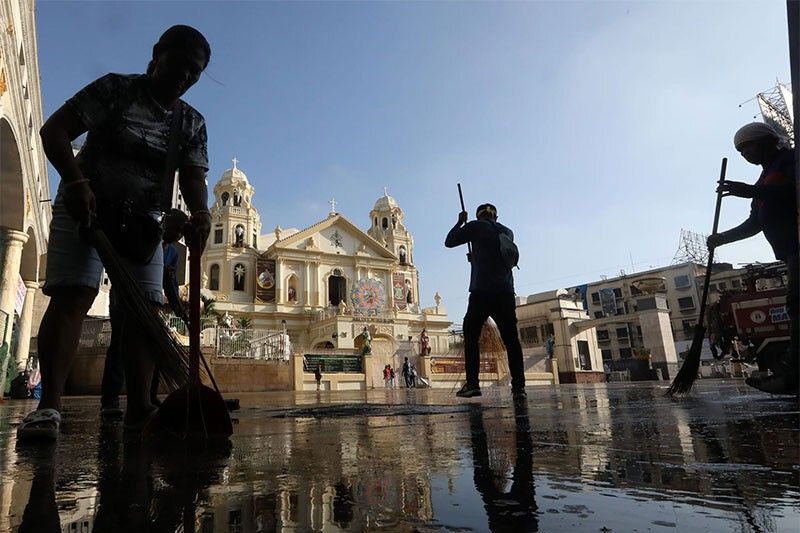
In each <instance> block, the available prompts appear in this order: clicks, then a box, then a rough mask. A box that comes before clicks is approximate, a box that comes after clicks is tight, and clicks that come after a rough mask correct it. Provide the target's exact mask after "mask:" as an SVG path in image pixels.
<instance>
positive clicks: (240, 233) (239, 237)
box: [233, 224, 244, 246]
mask: <svg viewBox="0 0 800 533" xmlns="http://www.w3.org/2000/svg"><path fill="white" fill-rule="evenodd" d="M233 235H234V237H235V241H234V246H244V226H242V225H241V224H237V225H236V228H235V229H234V230H233Z"/></svg>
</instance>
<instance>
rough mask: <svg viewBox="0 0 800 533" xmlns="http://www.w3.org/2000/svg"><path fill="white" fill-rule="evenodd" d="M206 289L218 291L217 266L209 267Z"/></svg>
mask: <svg viewBox="0 0 800 533" xmlns="http://www.w3.org/2000/svg"><path fill="white" fill-rule="evenodd" d="M208 288H209V289H210V290H212V291H218V290H219V265H211V270H210V271H209V273H208Z"/></svg>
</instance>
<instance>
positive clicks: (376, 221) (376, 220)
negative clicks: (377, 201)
mask: <svg viewBox="0 0 800 533" xmlns="http://www.w3.org/2000/svg"><path fill="white" fill-rule="evenodd" d="M373 226H375V227H376V228H377V227H378V217H375V219H374V224H373Z"/></svg>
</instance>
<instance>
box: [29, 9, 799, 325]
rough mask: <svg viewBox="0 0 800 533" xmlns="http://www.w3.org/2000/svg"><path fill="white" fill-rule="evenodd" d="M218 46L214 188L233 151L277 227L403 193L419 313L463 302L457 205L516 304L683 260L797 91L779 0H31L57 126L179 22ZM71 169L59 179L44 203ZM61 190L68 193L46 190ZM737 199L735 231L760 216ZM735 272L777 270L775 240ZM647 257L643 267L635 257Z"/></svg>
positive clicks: (752, 171) (198, 93) (756, 248)
mask: <svg viewBox="0 0 800 533" xmlns="http://www.w3.org/2000/svg"><path fill="white" fill-rule="evenodd" d="M176 23H185V24H190V25H193V26H195V27H197V28H198V29H200V30H201V31H202V32H203V33H204V34H205V35H206V36H207V38H208V40H209V41H210V43H211V47H212V60H211V64H210V66H209V68H208V70H207V71H206V75H204V77H203V78H202V79H201V81H200V82H199V83H198V84H197V85H196V86H195V87H193V88H192V89H191V90H190V91H189V93H188V94H187V96H186V98H185V99H186V100H187V101H188V102H189V103H191V104H192V105H193V106H194V107H196V108H197V109H198V110H200V111H201V112H202V113H203V114H204V115H205V117H206V120H207V123H208V128H209V154H210V158H211V171H210V173H209V181H210V183H211V184H212V185H213V183H215V182H216V180H217V179H218V177H219V175H220V174H221V173H222V172H223V171H224V170H225V169H226V168H229V167H230V166H231V162H230V161H231V158H232V157H234V156H236V157H237V158H238V159H239V161H240V163H239V167H240V168H242V169H243V170H244V171H245V172H246V173H247V175H248V177H249V179H250V181H251V183H252V184H253V185H254V186H255V188H256V197H255V202H256V206H257V207H258V209H259V211H260V213H261V219H262V223H263V228H264V232H268V231H270V230H271V229H272V228H274V227H275V226H276V225H277V224H280V225H281V226H282V227H284V228H286V227H290V226H294V227H301V228H302V227H305V226H308V225H310V224H312V223H314V222H316V221H317V220H319V219H322V218H324V217H325V216H326V215H327V212H328V210H329V205H328V203H327V202H328V200H329V199H330V198H331V197H332V196H335V197H336V200H337V202H338V204H337V211H340V212H341V213H343V214H344V215H345V216H347V217H348V218H350V219H351V220H352V221H354V222H355V223H357V224H358V225H360V226H361V227H363V228H365V229H366V228H367V227H368V225H369V220H368V214H369V211H370V209H371V208H372V205H373V203H374V201H375V200H376V199H377V198H378V197H379V196H381V195H382V193H383V187H384V186H388V188H389V193H390V194H391V195H392V196H394V197H395V198H396V199H397V200H398V202H399V203H400V205H401V207H402V208H403V209H404V211H405V213H406V224H407V226H408V227H409V228H410V230H411V231H412V232H413V234H414V237H415V261H416V263H418V265H419V268H420V270H421V279H422V286H421V290H422V295H423V302H422V303H423V304H425V305H432V303H433V302H432V300H433V294H434V292H435V291H439V292H440V294H441V295H442V297H443V300H444V301H443V303H444V304H445V305H447V306H448V307H449V308H450V312H451V318H452V319H453V320H454V321H456V322H460V321H461V316H462V314H463V311H464V309H465V307H466V297H467V293H466V288H467V285H468V265H467V263H466V261H465V259H464V251H462V250H460V249H459V250H447V249H445V248H444V247H443V244H442V243H443V240H444V236H445V234H446V233H447V231H448V230H449V228H450V227H451V226H452V224H453V223H454V222H455V219H456V217H457V214H458V211H459V205H458V197H457V192H456V183H457V182H458V181H460V182H461V183H462V185H463V187H464V193H465V199H466V201H467V204H468V207H467V208H468V210H469V211H470V212H474V208H475V207H476V206H477V205H478V204H479V203H481V202H483V201H490V202H492V203H494V204H495V205H497V206H498V208H499V212H500V220H501V222H503V223H505V224H506V225H508V226H510V227H511V228H512V229H513V230H514V231H515V233H516V240H517V243H518V244H519V246H520V249H521V255H522V257H521V267H522V268H521V270H519V271H516V274H515V278H516V285H517V292H518V293H519V294H523V295H527V294H531V293H535V292H541V291H545V290H550V289H555V288H558V287H565V286H571V285H577V284H579V283H584V282H590V281H594V280H597V279H599V277H600V275H602V274H605V275H609V276H613V275H617V274H618V273H619V270H620V269H625V270H626V271H627V272H630V271H631V270H632V266H631V263H632V262H633V266H634V268H635V270H643V269H646V268H649V267H650V266H660V265H664V264H668V263H669V262H670V260H671V259H672V256H673V254H674V252H675V250H676V248H677V244H678V237H679V232H680V229H681V228H687V229H691V230H694V231H698V232H703V233H708V232H709V231H710V227H711V221H712V217H713V206H714V198H715V195H714V188H715V183H714V182H715V180H716V179H717V175H718V173H719V164H720V159H721V158H722V157H723V156H728V157H729V158H730V162H729V166H728V177H729V179H742V180H750V181H754V180H755V178H756V177H757V176H758V169H757V168H756V167H753V166H751V165H749V164H747V163H746V162H745V161H744V160H742V159H741V158H739V157H738V156H737V154H736V152H735V150H734V149H733V146H732V143H731V139H732V136H733V133H734V132H735V130H736V129H737V128H738V127H739V126H741V125H742V124H744V123H746V122H749V121H751V120H752V119H753V116H754V115H755V114H757V112H758V109H757V106H756V104H755V102H749V103H746V104H744V105H743V106H742V107H739V104H740V103H742V102H744V101H746V100H748V99H750V98H752V97H753V96H754V95H755V94H756V93H757V92H758V91H761V90H765V89H767V88H769V87H770V86H771V85H774V83H775V80H776V78H779V79H781V80H783V81H788V80H789V59H788V44H787V36H786V8H785V3H784V2H782V1H773V2H713V3H711V2H692V3H689V2H680V3H678V2H654V3H643V2H635V3H623V2H587V3H580V2H541V3H538V2H529V3H522V2H518V3H444V2H441V3H423V2H413V3H411V2H409V3H399V2H394V3H389V2H381V3H366V2H351V3H334V2H325V3H312V2H302V3H268V2H235V3H234V2H170V3H166V2H159V3H155V2H135V3H123V2H75V3H73V2H62V1H59V2H48V1H39V2H38V3H37V24H38V29H37V31H38V39H39V55H40V69H41V79H42V92H43V99H44V110H45V115H49V114H50V113H51V112H52V111H54V110H55V109H56V108H57V107H58V106H59V105H61V104H62V103H63V101H64V100H65V99H67V98H68V97H69V96H71V95H72V94H73V93H74V92H75V91H77V90H78V89H80V88H81V87H82V86H84V85H85V84H87V83H88V82H90V81H91V80H93V79H95V78H97V77H99V76H101V75H103V74H105V73H107V72H142V71H143V70H144V68H145V67H146V65H147V62H148V60H149V58H150V53H151V48H152V45H153V43H155V41H156V40H157V39H158V37H159V35H160V34H161V32H162V31H163V30H164V29H166V28H167V27H169V26H170V25H172V24H176ZM57 179H58V177H57V175H55V173H53V172H52V170H51V175H50V181H51V188H52V187H54V185H55V183H56V182H57ZM53 190H54V189H53ZM747 212H748V204H747V202H746V201H745V200H737V199H726V200H725V202H724V205H723V210H722V218H721V227H723V228H727V227H730V226H732V225H734V224H737V223H738V222H739V221H740V220H741V219H743V218H745V217H746V216H747ZM718 255H719V256H720V257H721V259H722V260H725V261H729V262H734V263H740V262H750V261H756V260H759V261H770V260H773V256H772V254H771V251H770V249H769V246H768V245H767V244H766V241H764V239H763V237H760V236H759V237H756V238H753V239H750V240H749V241H746V242H744V243H740V244H736V245H731V246H728V247H725V248H723V249H721V250H720V251H719V252H718ZM631 258H632V260H631Z"/></svg>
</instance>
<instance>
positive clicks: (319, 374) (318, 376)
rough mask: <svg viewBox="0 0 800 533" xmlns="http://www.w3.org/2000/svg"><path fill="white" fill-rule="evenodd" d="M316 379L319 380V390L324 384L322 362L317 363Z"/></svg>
mask: <svg viewBox="0 0 800 533" xmlns="http://www.w3.org/2000/svg"><path fill="white" fill-rule="evenodd" d="M314 380H315V381H316V382H317V390H319V389H320V386H321V385H322V363H317V367H316V368H315V369H314Z"/></svg>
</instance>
